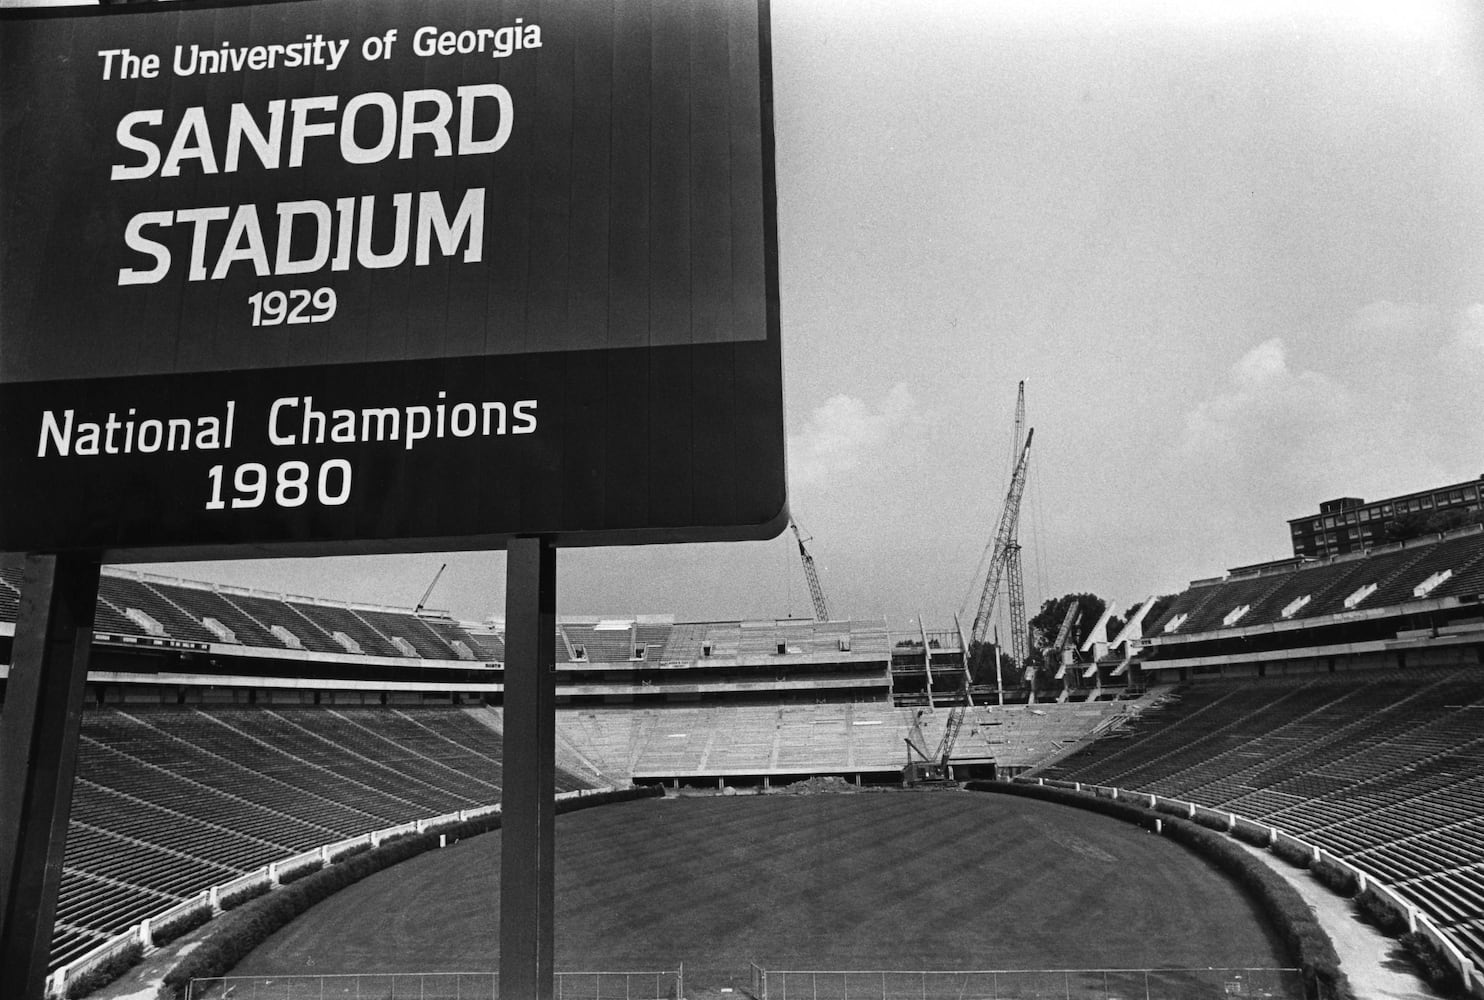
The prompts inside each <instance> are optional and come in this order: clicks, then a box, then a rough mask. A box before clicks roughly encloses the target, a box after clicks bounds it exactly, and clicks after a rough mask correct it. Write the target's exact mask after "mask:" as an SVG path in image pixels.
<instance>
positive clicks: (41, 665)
mask: <svg viewBox="0 0 1484 1000" xmlns="http://www.w3.org/2000/svg"><path fill="white" fill-rule="evenodd" d="M98 570H99V566H98V562H97V560H94V559H88V558H85V557H81V556H28V557H27V559H26V570H25V582H24V584H23V585H22V588H21V607H20V613H19V614H18V615H17V617H16V629H15V645H14V647H13V652H12V655H11V665H10V679H9V681H8V682H7V684H6V691H5V705H4V708H3V710H0V996H6V997H17V998H21V997H39V996H41V995H42V988H43V985H44V984H45V981H46V968H47V961H48V959H49V958H50V954H51V936H52V924H53V921H54V919H55V916H56V909H57V891H58V889H59V887H60V885H61V882H62V853H63V851H64V850H65V849H66V844H67V818H68V814H69V813H70V812H71V810H72V775H73V772H74V771H75V770H76V766H77V730H78V726H79V724H80V723H81V720H82V701H83V686H84V684H85V682H86V679H87V673H88V647H89V644H90V643H91V642H92V639H93V614H94V608H95V606H96V605H97V601H98Z"/></svg>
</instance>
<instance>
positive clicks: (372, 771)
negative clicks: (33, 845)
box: [52, 623, 600, 967]
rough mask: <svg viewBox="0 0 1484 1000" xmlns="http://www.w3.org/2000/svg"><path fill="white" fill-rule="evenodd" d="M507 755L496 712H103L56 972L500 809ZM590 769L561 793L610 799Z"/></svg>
mask: <svg viewBox="0 0 1484 1000" xmlns="http://www.w3.org/2000/svg"><path fill="white" fill-rule="evenodd" d="M177 624H178V623H177ZM500 740H501V737H500V729H499V715H498V712H496V711H494V710H491V709H462V708H454V707H437V708H421V707H418V708H405V709H404V708H374V707H364V708H360V707H341V708H329V707H324V708H315V707H307V706H306V707H293V708H286V709H277V708H274V709H269V708H249V707H213V708H210V709H195V708H176V707H160V706H147V707H135V706H128V707H110V708H98V709H89V710H88V711H87V712H85V713H84V715H83V724H82V734H81V738H80V747H79V761H78V774H77V781H76V786H75V791H74V793H73V804H72V818H71V825H70V826H69V829H68V837H67V852H66V862H65V868H64V873H63V880H62V891H61V898H60V902H59V904H58V911H57V926H56V932H55V935H54V937H53V942H52V964H53V967H56V966H59V965H62V964H65V963H66V962H68V961H70V960H71V959H73V958H76V957H77V956H78V955H81V954H82V953H84V952H86V951H88V950H90V949H92V948H93V947H96V946H97V945H98V944H101V943H102V942H103V941H105V940H107V939H108V938H109V937H111V936H113V935H114V934H117V933H119V932H120V931H122V930H123V929H125V928H126V927H128V926H130V925H131V924H134V923H137V922H138V921H139V920H141V919H142V918H144V917H146V916H149V915H151V914H153V913H158V912H160V911H162V910H164V909H167V908H169V907H170V906H172V905H174V904H175V903H177V902H179V901H180V900H182V899H185V898H188V897H189V896H192V895H195V894H197V893H199V892H201V891H202V890H203V889H205V888H207V887H208V886H211V885H215V884H218V883H222V882H225V881H228V880H230V879H232V878H235V877H237V876H238V875H241V874H243V873H245V872H248V871H251V870H253V869H255V868H258V867H261V866H262V865H265V864H267V863H269V862H271V861H275V860H278V859H280V858H284V857H287V856H289V855H292V854H295V853H297V852H301V851H304V850H308V849H311V848H313V847H316V846H318V845H321V844H326V843H331V842H334V841H337V840H342V839H345V838H348V837H353V836H357V835H359V834H362V833H366V832H368V831H370V830H375V829H381V828H385V827H388V826H393V825H396V824H398V823H403V822H407V821H409V820H413V819H418V818H422V817H427V816H435V815H439V814H442V813H447V812H452V811H456V810H459V809H465V808H472V807H474V806H479V805H485V804H488V803H491V802H497V801H499V799H500V785H501V780H502V769H501V744H500ZM580 759H581V758H580V755H578V754H576V753H575V752H574V751H573V750H572V749H571V748H566V747H564V748H563V749H562V751H561V752H560V753H559V756H558V773H557V786H558V790H559V791H566V790H569V789H573V788H588V787H596V786H597V785H598V784H600V782H598V781H595V780H594V779H593V777H592V775H591V771H590V769H589V768H587V767H586V766H585V765H581V764H580V763H579V762H580ZM579 768H580V770H579Z"/></svg>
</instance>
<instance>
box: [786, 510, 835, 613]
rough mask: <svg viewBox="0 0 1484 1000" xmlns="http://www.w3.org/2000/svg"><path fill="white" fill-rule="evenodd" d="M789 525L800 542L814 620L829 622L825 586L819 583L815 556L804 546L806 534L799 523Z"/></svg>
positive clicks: (800, 555) (801, 557)
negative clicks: (801, 531) (812, 604)
mask: <svg viewBox="0 0 1484 1000" xmlns="http://www.w3.org/2000/svg"><path fill="white" fill-rule="evenodd" d="M788 526H789V527H790V528H792V529H794V538H796V539H798V542H799V561H800V562H802V563H803V564H804V578H805V579H806V580H808V581H809V598H810V600H812V601H813V602H814V620H815V621H817V622H827V621H829V620H830V608H829V605H828V604H826V603H825V601H824V588H823V587H821V586H820V585H819V571H818V570H816V569H815V568H814V557H813V556H811V555H810V554H809V550H808V549H806V548H804V536H803V534H801V533H800V532H799V525H798V523H797V522H796V521H789V522H788Z"/></svg>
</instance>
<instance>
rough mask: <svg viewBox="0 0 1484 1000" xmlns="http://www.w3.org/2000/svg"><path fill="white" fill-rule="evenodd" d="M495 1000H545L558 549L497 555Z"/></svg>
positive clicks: (543, 542) (521, 545)
mask: <svg viewBox="0 0 1484 1000" xmlns="http://www.w3.org/2000/svg"><path fill="white" fill-rule="evenodd" d="M504 758H505V764H504V775H505V778H504V788H503V794H502V797H501V817H502V818H501V823H500V829H501V832H500V996H501V997H502V998H503V1000H551V997H552V996H553V985H554V982H555V977H554V972H553V950H554V949H553V937H554V934H553V929H554V926H555V924H554V920H553V908H554V900H555V892H554V871H555V869H554V867H553V852H554V848H555V837H554V835H553V826H554V824H555V822H556V780H555V779H556V546H555V545H553V544H552V542H551V540H550V539H547V538H530V537H521V538H513V539H511V540H510V542H509V544H508V546H507V547H506V550H505V734H504Z"/></svg>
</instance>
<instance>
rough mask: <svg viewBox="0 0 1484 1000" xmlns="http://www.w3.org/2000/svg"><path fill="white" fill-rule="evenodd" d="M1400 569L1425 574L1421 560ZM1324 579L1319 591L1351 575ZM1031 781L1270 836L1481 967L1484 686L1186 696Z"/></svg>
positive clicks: (1342, 680) (1445, 677)
mask: <svg viewBox="0 0 1484 1000" xmlns="http://www.w3.org/2000/svg"><path fill="white" fill-rule="evenodd" d="M1440 554H1441V553H1430V554H1429V558H1428V559H1427V560H1426V561H1425V562H1424V561H1422V560H1415V559H1414V560H1411V561H1410V565H1411V567H1412V572H1414V573H1415V572H1419V571H1426V572H1433V571H1434V570H1432V569H1429V567H1430V566H1435V565H1436V562H1435V561H1434V558H1433V557H1436V556H1437V555H1440ZM1346 576H1347V577H1348V580H1346V581H1344V582H1340V581H1336V584H1337V585H1336V586H1332V587H1331V588H1330V590H1331V592H1335V591H1338V590H1341V589H1344V587H1345V586H1348V585H1349V583H1350V582H1353V581H1354V579H1355V577H1354V575H1353V574H1346ZM1037 773H1040V774H1043V775H1045V776H1047V777H1057V778H1062V779H1065V780H1072V781H1081V782H1085V783H1090V784H1099V785H1113V786H1118V787H1121V788H1127V789H1131V790H1135V791H1141V792H1151V793H1155V794H1160V795H1168V796H1171V797H1174V798H1181V799H1185V800H1188V801H1192V802H1196V803H1199V804H1201V805H1205V806H1209V807H1211V808H1214V809H1221V810H1226V811H1230V812H1234V813H1236V814H1237V815H1240V816H1245V817H1248V818H1250V819H1253V820H1256V821H1258V822H1261V823H1265V824H1269V825H1272V826H1276V827H1278V828H1279V829H1281V830H1284V831H1286V832H1288V833H1291V834H1293V835H1294V836H1296V837H1299V838H1302V839H1304V840H1307V841H1309V842H1311V843H1314V844H1316V845H1318V846H1320V847H1322V848H1324V849H1325V850H1328V851H1331V852H1332V853H1334V854H1336V855H1339V856H1341V857H1343V858H1345V859H1346V860H1347V861H1349V862H1350V863H1351V864H1353V865H1355V866H1356V867H1357V868H1360V869H1361V870H1363V871H1366V872H1368V873H1370V874H1372V875H1374V876H1375V877H1377V878H1379V879H1381V880H1383V881H1385V882H1387V883H1389V884H1391V885H1392V886H1393V887H1394V888H1395V889H1396V890H1397V891H1398V892H1400V893H1401V894H1402V895H1403V896H1404V897H1405V898H1407V899H1408V900H1410V901H1411V902H1413V903H1414V904H1415V905H1417V906H1418V907H1419V908H1420V909H1422V910H1423V911H1425V912H1427V913H1428V914H1429V915H1431V916H1432V917H1433V918H1434V920H1436V921H1437V923H1438V925H1439V926H1440V927H1441V928H1442V929H1443V930H1445V931H1446V932H1448V933H1450V934H1453V935H1454V938H1455V940H1456V941H1457V943H1458V944H1459V946H1460V947H1462V948H1465V949H1467V950H1469V953H1470V954H1471V955H1472V956H1473V960H1474V961H1475V962H1484V933H1481V931H1484V866H1481V863H1480V859H1481V858H1484V675H1481V674H1480V673H1479V672H1478V671H1475V670H1451V671H1450V670H1412V671H1394V670H1393V671H1379V672H1376V673H1374V674H1369V673H1367V674H1342V675H1337V676H1333V677H1332V676H1329V675H1322V676H1319V677H1315V678H1311V679H1307V680H1300V679H1285V680H1276V681H1262V682H1246V683H1241V684H1238V683H1232V682H1225V681H1218V682H1210V683H1205V684H1197V685H1190V686H1188V687H1185V688H1182V689H1181V690H1180V691H1179V693H1178V695H1176V696H1174V697H1171V698H1168V699H1167V700H1165V702H1164V703H1163V704H1162V705H1161V707H1159V708H1157V709H1154V710H1152V711H1149V712H1146V713H1145V714H1144V716H1143V717H1142V719H1141V720H1140V722H1139V723H1137V724H1136V725H1135V726H1133V727H1131V728H1130V729H1129V730H1128V731H1127V732H1125V733H1123V734H1120V735H1118V736H1114V737H1110V738H1107V739H1103V740H1099V741H1097V742H1095V743H1093V744H1091V745H1089V746H1087V747H1085V748H1082V749H1080V750H1078V751H1077V752H1076V753H1074V754H1072V755H1070V756H1068V757H1067V758H1066V759H1065V760H1063V761H1061V762H1060V763H1058V764H1055V765H1052V766H1050V767H1047V768H1045V769H1044V770H1041V771H1039V772H1037Z"/></svg>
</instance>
